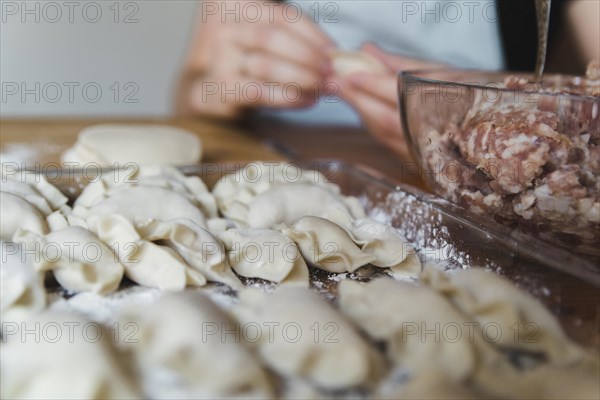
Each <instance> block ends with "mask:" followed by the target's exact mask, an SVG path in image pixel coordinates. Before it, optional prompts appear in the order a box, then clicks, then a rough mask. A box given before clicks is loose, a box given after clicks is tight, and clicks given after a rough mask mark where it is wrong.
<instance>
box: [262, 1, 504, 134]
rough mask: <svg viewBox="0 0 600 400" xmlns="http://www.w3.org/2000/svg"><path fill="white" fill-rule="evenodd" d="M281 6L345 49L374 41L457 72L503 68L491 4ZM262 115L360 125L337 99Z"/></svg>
mask: <svg viewBox="0 0 600 400" xmlns="http://www.w3.org/2000/svg"><path fill="white" fill-rule="evenodd" d="M284 4H286V3H284ZM285 7H289V8H290V10H289V12H288V15H289V16H290V18H295V13H294V11H295V10H294V9H293V8H292V7H294V8H296V9H297V8H300V9H301V10H302V14H303V15H304V16H306V17H309V18H311V19H312V20H314V21H315V22H317V24H318V25H319V27H320V28H321V29H323V30H324V31H325V32H326V33H327V34H328V35H329V36H330V37H331V38H332V39H333V40H334V41H335V42H336V44H337V45H338V47H339V48H341V49H344V50H358V49H359V48H360V46H361V45H362V44H363V43H365V42H374V43H376V44H377V45H378V46H379V47H381V48H382V49H383V50H386V51H389V52H392V53H396V54H400V55H404V56H407V57H415V58H420V59H426V60H431V61H437V62H441V63H446V64H449V65H453V66H456V67H460V68H474V69H485V70H498V69H501V68H503V66H504V59H503V55H502V45H501V39H500V33H499V21H498V15H497V8H496V1H495V0H484V1H473V0H464V1H463V0H459V1H450V0H440V1H437V0H426V1H409V0H336V1H332V0H301V1H295V2H289V3H287V4H286V5H285ZM265 113H267V114H269V115H273V116H277V117H279V118H283V119H285V120H289V121H294V122H299V123H315V124H338V125H339V124H343V125H359V124H360V117H359V116H358V114H357V113H356V112H355V111H354V110H353V109H352V108H351V107H350V106H349V105H348V104H346V103H345V102H343V101H342V100H339V99H337V98H336V99H335V101H329V102H326V101H324V99H321V100H320V101H319V102H318V103H317V104H315V105H314V106H312V107H309V108H306V109H301V110H283V111H265Z"/></svg>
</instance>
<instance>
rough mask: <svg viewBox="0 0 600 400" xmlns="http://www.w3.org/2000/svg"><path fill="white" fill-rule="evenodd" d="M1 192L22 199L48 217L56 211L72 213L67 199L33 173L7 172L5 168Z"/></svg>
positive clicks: (0, 184) (37, 174)
mask: <svg viewBox="0 0 600 400" xmlns="http://www.w3.org/2000/svg"><path fill="white" fill-rule="evenodd" d="M0 191H2V192H9V193H12V194H14V195H17V196H20V197H22V198H23V199H25V200H27V201H28V202H29V203H31V204H33V205H34V206H35V207H37V208H38V210H39V211H40V212H41V213H42V214H43V215H44V216H46V217H47V216H49V215H50V214H52V213H53V212H56V211H60V212H61V213H63V214H68V213H69V212H70V207H69V206H68V205H67V202H68V199H67V197H66V196H65V195H64V194H62V193H61V192H60V190H58V189H57V188H56V187H55V186H54V185H53V184H51V183H50V182H48V181H47V180H46V178H45V177H44V176H42V175H41V174H39V173H36V172H33V171H7V170H6V168H5V166H3V167H2V181H1V182H0Z"/></svg>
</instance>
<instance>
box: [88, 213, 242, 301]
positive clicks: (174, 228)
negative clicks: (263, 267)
mask: <svg viewBox="0 0 600 400" xmlns="http://www.w3.org/2000/svg"><path fill="white" fill-rule="evenodd" d="M88 226H89V228H90V229H91V230H92V231H93V232H95V233H96V234H97V235H98V236H99V237H100V239H102V241H104V242H105V243H109V244H111V246H112V244H113V243H114V244H116V247H117V248H118V250H117V255H118V257H119V260H120V261H121V263H122V264H123V265H124V266H125V274H126V275H127V277H128V278H129V279H131V280H132V281H134V282H136V283H138V284H140V285H143V286H149V287H157V288H160V289H165V290H174V291H180V290H184V289H185V287H186V286H204V285H205V284H206V282H207V280H210V281H215V282H222V283H225V284H226V285H229V286H230V287H232V288H234V289H237V288H239V287H241V286H242V284H241V282H240V281H239V279H238V278H237V276H235V274H234V273H233V272H232V271H231V268H230V267H229V264H228V263H227V260H226V258H225V251H224V249H223V246H222V243H221V242H220V241H218V239H216V238H215V237H214V236H213V235H212V234H210V233H209V232H208V231H206V230H205V229H203V228H202V227H200V226H199V225H197V224H195V223H194V222H193V221H191V220H187V219H174V220H169V221H159V220H150V221H145V222H144V223H140V224H138V225H137V226H134V224H133V223H131V222H130V221H129V220H127V219H126V218H124V217H123V216H121V215H117V214H112V215H100V216H93V217H90V219H89V220H88ZM153 241H160V242H161V244H157V243H153Z"/></svg>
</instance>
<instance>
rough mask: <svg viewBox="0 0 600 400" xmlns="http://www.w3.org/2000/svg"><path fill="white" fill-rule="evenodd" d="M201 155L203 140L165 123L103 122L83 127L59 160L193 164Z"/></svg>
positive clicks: (106, 164) (108, 164)
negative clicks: (74, 141)
mask: <svg viewBox="0 0 600 400" xmlns="http://www.w3.org/2000/svg"><path fill="white" fill-rule="evenodd" d="M201 157H202V142H201V141H200V139H199V138H198V137H197V136H196V135H195V134H193V133H191V132H189V131H186V130H184V129H181V128H176V127H173V126H167V125H151V124H122V125H114V124H102V125H94V126H90V127H88V128H85V129H84V130H82V131H81V132H80V133H79V136H78V138H77V142H76V143H75V145H74V146H73V147H71V148H69V149H68V150H66V151H65V152H64V153H63V154H62V156H61V160H62V162H63V163H70V165H72V166H75V167H85V166H86V164H92V163H93V164H96V165H99V166H101V167H123V166H126V165H131V164H137V165H150V164H156V165H192V164H197V163H198V162H199V161H200V159H201Z"/></svg>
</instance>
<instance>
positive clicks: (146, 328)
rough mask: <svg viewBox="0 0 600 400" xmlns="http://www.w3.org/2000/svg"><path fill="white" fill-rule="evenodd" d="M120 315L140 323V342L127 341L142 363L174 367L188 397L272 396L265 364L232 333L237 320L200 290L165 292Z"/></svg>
mask: <svg viewBox="0 0 600 400" xmlns="http://www.w3.org/2000/svg"><path fill="white" fill-rule="evenodd" d="M122 320H123V322H125V321H128V322H133V323H135V324H136V326H138V327H139V335H138V337H139V342H138V343H131V344H129V345H127V346H128V347H130V349H131V350H133V352H134V353H135V355H136V359H137V360H138V363H139V364H140V365H141V366H142V368H147V367H156V366H159V367H162V368H166V369H168V370H171V371H173V372H175V373H176V374H177V376H179V377H180V381H181V382H182V383H183V385H184V386H185V387H186V389H188V390H189V391H190V392H191V393H193V395H192V396H191V398H207V399H212V398H215V397H227V398H231V397H235V396H241V397H243V398H249V397H250V398H265V397H267V398H269V397H271V395H272V389H271V387H270V383H269V380H268V378H267V374H266V372H265V370H264V369H263V367H262V366H261V365H260V363H259V362H257V360H256V358H255V357H253V355H252V354H251V352H250V351H249V350H248V349H246V348H245V346H244V345H243V340H240V333H239V332H238V333H237V334H236V333H235V332H236V331H237V330H238V329H239V324H237V323H236V322H235V321H234V320H233V319H232V318H231V317H229V316H228V315H227V314H226V313H225V312H224V311H222V310H220V309H219V307H217V306H216V305H215V304H214V303H213V302H212V301H211V300H209V299H208V298H207V297H206V296H204V295H203V294H201V293H199V292H192V291H186V292H183V293H176V294H168V295H165V296H163V297H162V298H161V299H160V300H159V301H158V302H157V303H156V304H154V305H152V306H151V307H147V308H145V309H140V310H137V311H136V310H130V311H129V312H126V314H125V315H124V316H123V317H122ZM226 332H227V334H226Z"/></svg>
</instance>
